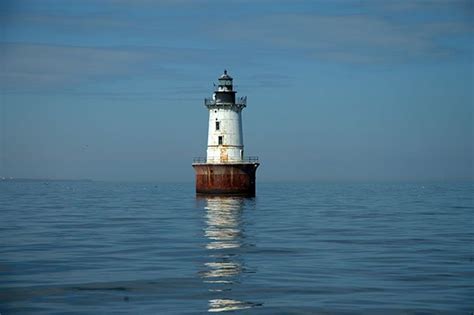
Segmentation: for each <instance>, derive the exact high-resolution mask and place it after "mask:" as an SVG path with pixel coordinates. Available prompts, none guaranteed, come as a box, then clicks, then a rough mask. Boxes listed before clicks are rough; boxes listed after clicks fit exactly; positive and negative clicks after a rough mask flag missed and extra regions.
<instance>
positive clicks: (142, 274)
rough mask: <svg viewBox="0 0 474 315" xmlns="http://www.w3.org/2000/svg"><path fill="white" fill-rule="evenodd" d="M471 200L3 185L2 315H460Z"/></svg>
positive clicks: (464, 309) (307, 187) (377, 189)
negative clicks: (230, 314)
mask: <svg viewBox="0 0 474 315" xmlns="http://www.w3.org/2000/svg"><path fill="white" fill-rule="evenodd" d="M473 188H474V186H473V184H472V183H458V184H308V183H299V184H265V183H261V184H259V186H258V192H257V194H258V196H257V197H256V198H254V199H242V198H199V199H197V198H196V197H195V195H194V192H193V184H166V185H164V184H155V183H105V182H0V213H1V222H0V242H1V243H0V312H1V313H2V314H14V313H21V314H40V313H43V314H59V313H67V312H73V313H81V314H84V313H133V314H147V313H149V314H163V313H165V314H201V313H207V312H219V311H234V312H236V311H237V312H242V313H252V314H254V313H256V314H288V313H291V314H314V313H318V314H321V313H329V314H333V313H343V314H345V313H348V314H352V313H360V314H367V313H369V314H372V313H373V314H381V313H385V314H387V313H389V314H399V313H404V314H412V313H413V314H415V313H417V314H424V313H426V314H431V313H442V314H470V313H471V312H472V311H474V281H473V280H474V277H473V275H474V268H473V267H474V261H473V260H474V253H473V218H474V217H473V216H474V212H473V210H474V208H473V199H472V198H473V191H474V189H473Z"/></svg>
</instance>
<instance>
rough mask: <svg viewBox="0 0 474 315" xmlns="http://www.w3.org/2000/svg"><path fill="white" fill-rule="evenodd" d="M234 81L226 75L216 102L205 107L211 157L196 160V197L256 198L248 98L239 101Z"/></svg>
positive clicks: (209, 101)
mask: <svg viewBox="0 0 474 315" xmlns="http://www.w3.org/2000/svg"><path fill="white" fill-rule="evenodd" d="M236 93H237V92H236V91H234V90H233V79H232V77H231V76H230V75H228V74H227V71H224V74H223V75H221V76H220V77H219V83H218V85H217V89H216V90H215V91H214V94H213V95H212V98H206V99H205V100H204V105H205V106H206V107H207V109H208V110H209V129H208V139H207V156H206V157H205V158H195V159H194V162H193V168H194V170H195V171H196V193H197V194H213V195H214V194H216V195H217V194H218V195H239V196H255V173H256V171H257V168H258V166H259V165H260V163H259V161H258V157H244V144H243V133H242V109H244V108H245V107H246V106H247V97H238V98H237V97H236V95H235V94H236Z"/></svg>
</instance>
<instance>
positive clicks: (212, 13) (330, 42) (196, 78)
mask: <svg viewBox="0 0 474 315" xmlns="http://www.w3.org/2000/svg"><path fill="white" fill-rule="evenodd" d="M473 14H474V6H473V2H472V1H456V0H451V1H438V0H433V1H375V0H374V1H304V0H301V1H300V0H291V1H279V0H274V1H270V0H260V1H258V0H257V1H250V0H249V1H247V0H241V1H212V0H211V1H208V0H202V1H194V0H163V1H151V0H133V1H132V0H102V1H98V0H68V1H64V0H54V1H51V0H44V1H36V0H30V1H25V0H15V1H8V0H6V1H2V2H1V3H0V23H1V37H0V52H1V55H2V57H1V59H0V67H1V68H0V69H1V71H0V87H1V95H0V115H1V116H0V133H1V134H0V141H1V143H0V176H13V177H33V178H71V179H76V178H90V179H97V180H101V179H103V180H156V181H192V180H193V179H194V173H193V169H192V168H191V161H192V158H193V157H194V156H203V155H204V154H205V149H206V141H207V134H206V133H207V111H206V108H205V107H204V106H203V98H204V97H208V96H210V95H211V93H212V88H213V82H215V81H216V78H217V77H218V76H219V75H220V74H221V73H222V71H223V70H224V69H228V71H229V73H230V74H231V75H232V76H233V77H234V81H235V84H236V86H237V89H238V91H239V95H241V96H243V95H247V96H248V107H247V108H246V109H245V110H244V113H243V124H244V143H245V150H246V154H248V155H258V156H259V157H260V159H261V162H262V165H261V168H260V169H259V171H258V177H259V178H260V180H263V181H273V180H312V181H405V180H407V181H412V180H421V181H423V180H465V179H472V178H473V176H474V171H473V143H474V141H473V136H474V135H473V78H472V76H473V70H474V69H473V60H472V57H473V42H472V38H473V37H472V35H473V26H474V25H473V23H474V22H473V21H474V20H473Z"/></svg>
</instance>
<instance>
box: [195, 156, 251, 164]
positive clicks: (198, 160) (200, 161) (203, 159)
mask: <svg viewBox="0 0 474 315" xmlns="http://www.w3.org/2000/svg"><path fill="white" fill-rule="evenodd" d="M258 162H259V160H258V156H247V157H244V158H242V159H240V160H227V161H222V160H221V159H212V158H211V159H208V158H206V157H201V156H200V157H195V158H193V163H196V164H206V163H211V164H212V163H217V164H226V163H227V164H236V163H258Z"/></svg>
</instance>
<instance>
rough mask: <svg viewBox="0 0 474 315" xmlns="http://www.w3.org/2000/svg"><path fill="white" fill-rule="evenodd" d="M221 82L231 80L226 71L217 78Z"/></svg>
mask: <svg viewBox="0 0 474 315" xmlns="http://www.w3.org/2000/svg"><path fill="white" fill-rule="evenodd" d="M219 79H221V80H232V77H231V76H230V75H228V74H227V70H224V74H223V75H221V76H220V77H219Z"/></svg>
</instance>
